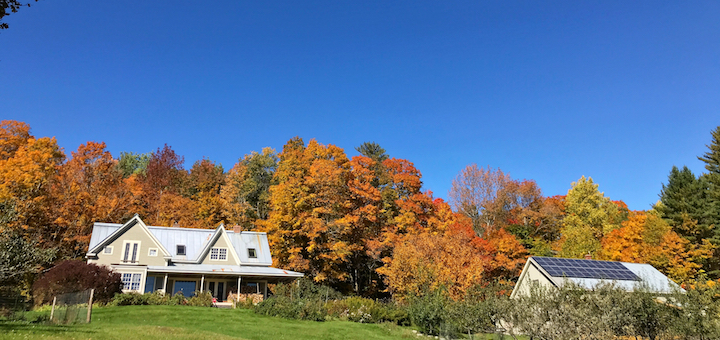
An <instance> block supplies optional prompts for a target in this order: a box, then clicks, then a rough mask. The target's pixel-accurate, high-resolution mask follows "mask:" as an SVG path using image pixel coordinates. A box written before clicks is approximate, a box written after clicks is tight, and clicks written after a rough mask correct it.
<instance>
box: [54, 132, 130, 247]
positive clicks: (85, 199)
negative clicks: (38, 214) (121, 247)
mask: <svg viewBox="0 0 720 340" xmlns="http://www.w3.org/2000/svg"><path fill="white" fill-rule="evenodd" d="M50 196H51V202H50V203H49V204H48V209H49V211H48V213H49V215H50V216H49V218H50V219H51V220H52V223H50V224H48V225H47V229H46V231H45V232H44V236H45V237H52V240H51V241H52V242H53V243H54V244H55V245H56V246H57V247H58V248H59V251H60V255H61V256H63V257H65V258H78V257H81V256H82V255H83V254H84V253H85V252H86V251H87V247H88V244H89V242H90V234H91V233H92V226H93V223H94V222H107V221H122V220H124V219H127V218H129V217H130V216H132V215H133V214H134V211H132V205H133V202H134V197H133V195H132V192H131V191H130V189H129V188H128V187H127V185H126V183H125V182H124V181H123V174H122V173H121V172H120V171H119V170H118V168H117V161H116V160H115V159H113V157H112V155H111V154H110V153H109V152H108V151H106V150H105V143H96V142H88V143H86V144H83V145H80V146H79V147H78V150H77V151H75V152H73V153H72V158H71V159H70V160H69V161H68V162H67V163H65V164H63V165H62V166H61V167H60V168H59V171H58V174H57V176H55V177H54V178H53V180H52V185H51V187H50Z"/></svg>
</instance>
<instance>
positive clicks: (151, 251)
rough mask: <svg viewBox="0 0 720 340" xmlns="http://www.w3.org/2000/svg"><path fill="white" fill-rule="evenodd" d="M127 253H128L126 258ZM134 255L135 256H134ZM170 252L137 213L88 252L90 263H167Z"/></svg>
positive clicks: (154, 264) (161, 264) (155, 264)
mask: <svg viewBox="0 0 720 340" xmlns="http://www.w3.org/2000/svg"><path fill="white" fill-rule="evenodd" d="M126 253H128V256H127V259H126ZM133 255H134V257H133ZM168 255H169V253H168V252H167V250H166V249H165V248H164V247H163V246H162V244H161V243H160V242H159V241H158V240H157V239H156V238H155V236H154V235H153V234H152V233H150V231H149V230H148V228H147V226H146V225H145V223H143V222H142V220H140V217H138V216H137V215H135V216H134V217H133V218H132V219H130V220H129V221H128V222H126V223H125V224H123V225H122V226H121V227H120V228H118V229H117V230H115V231H114V232H113V233H112V234H110V235H108V236H107V237H106V238H105V239H104V240H102V241H100V242H99V243H98V244H97V245H95V246H94V247H93V248H92V249H90V251H88V253H87V258H88V263H95V264H102V265H112V264H135V265H138V264H142V265H152V266H163V265H166V261H165V256H168Z"/></svg>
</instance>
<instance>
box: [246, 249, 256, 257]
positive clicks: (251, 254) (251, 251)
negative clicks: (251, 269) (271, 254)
mask: <svg viewBox="0 0 720 340" xmlns="http://www.w3.org/2000/svg"><path fill="white" fill-rule="evenodd" d="M248 257H249V258H251V259H256V258H257V252H256V251H255V248H248Z"/></svg>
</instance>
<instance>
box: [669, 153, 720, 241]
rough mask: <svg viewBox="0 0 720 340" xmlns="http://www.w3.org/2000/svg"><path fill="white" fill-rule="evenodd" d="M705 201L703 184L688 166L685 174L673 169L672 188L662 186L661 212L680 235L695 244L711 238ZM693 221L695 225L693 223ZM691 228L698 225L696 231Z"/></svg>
mask: <svg viewBox="0 0 720 340" xmlns="http://www.w3.org/2000/svg"><path fill="white" fill-rule="evenodd" d="M703 197H705V194H704V193H703V183H701V181H700V180H699V179H698V178H697V177H695V174H693V173H692V171H690V169H688V167H687V166H683V168H682V170H679V169H678V168H677V167H676V166H673V168H672V170H670V175H669V176H668V184H667V185H665V184H663V185H662V191H661V192H660V202H661V203H662V204H661V205H659V206H658V210H659V211H660V213H661V214H662V217H663V218H664V219H665V220H666V221H667V222H668V224H670V226H672V227H673V230H675V231H676V232H677V233H678V234H680V235H681V236H683V237H685V238H687V239H688V240H690V241H692V242H699V241H700V239H702V238H707V237H708V236H709V235H708V225H707V223H705V222H706V221H705V219H704V218H703V209H704V208H705V207H704V206H705V205H706V202H705V200H704V199H703ZM692 221H695V223H691V222H692ZM690 225H695V226H696V228H687V226H690Z"/></svg>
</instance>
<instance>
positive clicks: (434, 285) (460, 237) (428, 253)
mask: <svg viewBox="0 0 720 340" xmlns="http://www.w3.org/2000/svg"><path fill="white" fill-rule="evenodd" d="M474 237H475V234H474V232H473V231H472V229H471V228H462V227H458V228H450V229H448V230H447V231H445V232H441V233H433V232H421V233H419V234H406V235H403V236H401V237H399V238H398V239H397V244H396V246H395V249H394V253H393V257H392V261H390V262H389V263H388V265H387V266H385V267H383V268H381V269H380V272H381V273H382V274H384V275H385V280H386V282H387V285H388V290H389V291H390V292H391V293H392V294H393V297H394V298H397V299H401V300H402V299H403V298H406V297H409V296H418V295H422V293H424V292H426V291H431V290H435V289H438V288H440V287H443V288H445V289H446V290H447V293H448V295H449V296H450V297H451V298H453V299H455V300H459V299H461V298H462V297H464V296H465V293H466V291H467V290H468V289H469V288H471V287H473V286H475V285H478V284H481V283H482V282H483V279H484V274H485V273H484V269H485V268H486V266H487V264H488V262H489V261H490V256H487V254H482V253H481V251H480V250H479V249H477V248H476V247H475V246H474V245H473V243H472V242H471V241H472V240H473V238H474Z"/></svg>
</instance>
